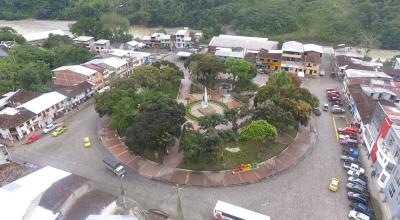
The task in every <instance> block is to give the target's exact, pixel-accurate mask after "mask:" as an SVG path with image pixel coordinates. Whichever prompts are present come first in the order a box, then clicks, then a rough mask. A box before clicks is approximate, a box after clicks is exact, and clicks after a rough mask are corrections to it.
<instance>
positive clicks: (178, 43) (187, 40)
mask: <svg viewBox="0 0 400 220" xmlns="http://www.w3.org/2000/svg"><path fill="white" fill-rule="evenodd" d="M191 46H192V38H191V37H190V31H189V30H188V29H183V30H178V31H177V32H176V34H175V47H176V48H180V49H182V48H190V47H191Z"/></svg>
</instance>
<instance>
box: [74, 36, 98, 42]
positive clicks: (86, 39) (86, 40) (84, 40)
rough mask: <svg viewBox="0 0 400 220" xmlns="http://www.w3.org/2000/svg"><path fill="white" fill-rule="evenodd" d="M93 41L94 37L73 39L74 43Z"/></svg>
mask: <svg viewBox="0 0 400 220" xmlns="http://www.w3.org/2000/svg"><path fill="white" fill-rule="evenodd" d="M93 39H94V37H91V36H79V37H77V38H74V41H79V42H88V41H91V40H93Z"/></svg>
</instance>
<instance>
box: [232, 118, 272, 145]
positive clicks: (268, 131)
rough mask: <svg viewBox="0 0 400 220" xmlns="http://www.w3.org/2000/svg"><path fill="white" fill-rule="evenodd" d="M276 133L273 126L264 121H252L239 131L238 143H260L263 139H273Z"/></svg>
mask: <svg viewBox="0 0 400 220" xmlns="http://www.w3.org/2000/svg"><path fill="white" fill-rule="evenodd" d="M277 135H278V132H277V130H276V128H275V127H274V126H272V125H271V124H269V123H268V122H267V121H265V120H257V121H252V122H251V123H250V124H249V125H247V126H246V127H243V128H242V129H241V130H240V134H239V140H240V141H250V140H252V141H262V140H264V139H275V138H276V136H277Z"/></svg>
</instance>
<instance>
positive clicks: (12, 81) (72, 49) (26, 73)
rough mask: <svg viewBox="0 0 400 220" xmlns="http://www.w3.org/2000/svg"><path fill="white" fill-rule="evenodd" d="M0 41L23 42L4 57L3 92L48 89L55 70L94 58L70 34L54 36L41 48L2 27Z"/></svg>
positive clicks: (0, 72)
mask: <svg viewBox="0 0 400 220" xmlns="http://www.w3.org/2000/svg"><path fill="white" fill-rule="evenodd" d="M0 40H15V41H16V42H17V43H20V45H17V46H15V47H13V48H12V49H9V50H8V54H9V56H7V57H3V58H0V94H4V93H6V92H9V91H15V90H16V89H20V88H22V89H26V90H32V91H38V92H42V91H45V84H46V83H47V82H48V81H49V80H50V79H51V76H52V73H51V69H53V68H57V67H59V66H63V65H68V64H76V63H83V62H86V61H88V60H89V59H90V58H91V54H90V53H89V51H88V50H87V48H85V47H83V46H80V45H75V44H73V42H72V40H71V39H69V38H68V37H60V36H50V38H49V39H48V41H47V42H45V44H44V47H43V48H41V47H37V46H32V45H30V44H27V43H25V41H24V40H23V38H22V37H21V35H19V34H17V33H16V32H15V31H14V30H13V29H12V28H9V27H5V28H1V29H0Z"/></svg>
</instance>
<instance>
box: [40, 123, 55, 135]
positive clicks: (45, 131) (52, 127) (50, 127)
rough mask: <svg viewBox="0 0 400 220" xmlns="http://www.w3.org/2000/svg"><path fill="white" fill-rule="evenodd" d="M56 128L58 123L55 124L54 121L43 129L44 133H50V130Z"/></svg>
mask: <svg viewBox="0 0 400 220" xmlns="http://www.w3.org/2000/svg"><path fill="white" fill-rule="evenodd" d="M55 128H56V125H55V124H53V123H51V124H48V125H47V126H46V128H45V129H43V133H45V134H47V133H49V132H50V131H52V130H54V129H55Z"/></svg>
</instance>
